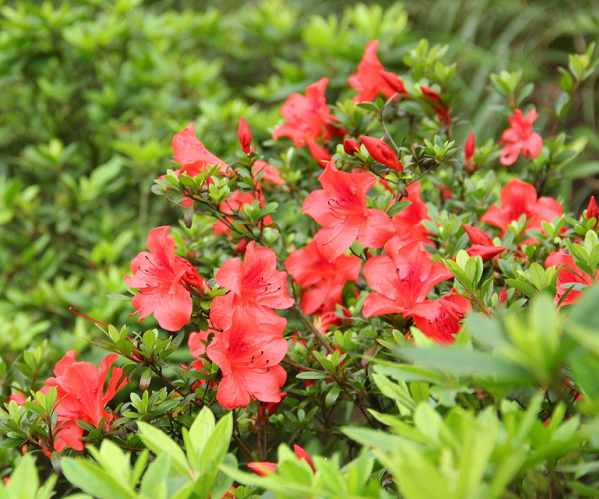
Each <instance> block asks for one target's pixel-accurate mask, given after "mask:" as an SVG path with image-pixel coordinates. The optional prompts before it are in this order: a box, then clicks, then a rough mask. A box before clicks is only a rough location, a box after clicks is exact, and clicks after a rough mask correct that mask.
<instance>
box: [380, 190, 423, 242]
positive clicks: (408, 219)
mask: <svg viewBox="0 0 599 499" xmlns="http://www.w3.org/2000/svg"><path fill="white" fill-rule="evenodd" d="M421 187H422V185H421V184H420V183H419V182H413V183H411V184H410V185H408V195H407V197H404V198H402V201H410V202H411V203H412V204H410V205H409V206H408V207H406V208H404V209H403V210H401V211H400V212H399V213H397V214H395V215H393V216H392V217H391V221H392V222H393V227H394V228H395V234H394V235H393V237H392V238H391V239H389V241H388V242H387V243H386V244H385V251H386V252H387V253H395V252H396V251H397V250H398V249H399V248H400V247H401V246H405V245H406V244H409V243H413V242H416V241H418V242H421V243H424V244H431V240H430V237H429V236H430V235H431V233H430V232H429V231H428V229H427V228H426V227H425V226H424V224H423V223H422V221H423V220H430V219H431V218H430V217H429V216H428V208H427V207H426V204H424V203H423V202H422V198H421V197H420V189H421Z"/></svg>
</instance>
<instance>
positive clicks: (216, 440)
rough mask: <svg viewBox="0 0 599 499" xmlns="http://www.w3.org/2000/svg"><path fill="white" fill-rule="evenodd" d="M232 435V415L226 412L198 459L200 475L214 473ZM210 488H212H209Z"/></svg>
mask: <svg viewBox="0 0 599 499" xmlns="http://www.w3.org/2000/svg"><path fill="white" fill-rule="evenodd" d="M232 434H233V413H231V412H228V413H227V414H226V415H225V416H224V417H222V418H221V420H220V421H219V422H218V423H217V424H216V426H215V428H214V431H213V432H212V435H210V438H209V439H208V441H207V442H206V445H205V446H204V449H203V451H202V457H201V458H200V469H201V470H202V473H203V474H204V473H216V470H217V469H218V467H219V466H220V464H221V463H222V461H223V459H224V458H225V455H226V454H227V450H228V449H229V443H230V441H231V435H232ZM210 488H212V486H211V487H210Z"/></svg>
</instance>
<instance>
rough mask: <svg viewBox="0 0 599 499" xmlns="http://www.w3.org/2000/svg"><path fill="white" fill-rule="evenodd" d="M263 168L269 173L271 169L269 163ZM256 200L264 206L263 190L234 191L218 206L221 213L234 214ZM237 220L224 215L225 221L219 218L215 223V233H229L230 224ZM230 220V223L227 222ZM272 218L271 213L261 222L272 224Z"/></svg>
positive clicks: (261, 223) (262, 223)
mask: <svg viewBox="0 0 599 499" xmlns="http://www.w3.org/2000/svg"><path fill="white" fill-rule="evenodd" d="M264 165H266V166H263V168H265V169H266V172H267V174H268V172H269V171H270V170H269V169H268V166H270V165H269V164H268V163H264ZM264 178H266V174H265V175H264ZM254 201H260V206H261V207H264V196H263V194H262V191H260V190H259V191H256V192H255V193H254V192H240V191H233V192H232V193H231V195H230V196H229V198H228V199H227V200H226V201H223V202H222V203H221V204H220V206H219V207H218V208H219V210H220V211H221V213H224V214H227V215H233V214H234V213H235V212H238V211H243V209H244V207H245V205H248V204H252V203H253V202H254ZM234 221H235V218H233V217H227V216H225V217H224V221H223V220H219V221H218V222H216V223H215V224H214V233H215V234H217V235H218V234H229V233H230V228H229V225H228V224H232V223H233V222H234ZM226 222H228V224H227V223H226ZM272 223H273V222H272V218H271V216H270V215H266V216H265V217H264V218H263V219H262V220H261V222H260V225H264V226H266V225H270V224H272Z"/></svg>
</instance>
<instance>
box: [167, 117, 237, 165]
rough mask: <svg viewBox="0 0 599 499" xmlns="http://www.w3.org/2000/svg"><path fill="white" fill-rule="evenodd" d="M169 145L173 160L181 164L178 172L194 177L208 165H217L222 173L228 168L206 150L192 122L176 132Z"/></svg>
mask: <svg viewBox="0 0 599 499" xmlns="http://www.w3.org/2000/svg"><path fill="white" fill-rule="evenodd" d="M171 145H172V147H173V153H174V155H175V160H176V161H177V163H179V164H180V165H181V166H182V168H181V170H179V173H183V172H186V173H187V174H188V175H189V176H190V177H194V176H196V175H199V173H200V171H201V170H205V169H207V168H208V167H209V166H216V165H219V166H220V167H221V170H220V173H224V172H225V171H226V169H227V168H228V165H227V164H226V163H225V162H224V161H223V160H222V159H220V158H218V157H216V156H215V155H214V154H212V153H211V152H210V151H208V149H206V147H205V146H204V144H202V143H201V142H200V141H199V140H198V138H197V137H196V134H195V130H194V124H193V123H190V124H189V125H188V126H187V128H185V129H184V130H183V131H182V132H180V133H177V134H176V135H175V137H174V138H173V142H172V144H171Z"/></svg>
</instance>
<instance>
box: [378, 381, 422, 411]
mask: <svg viewBox="0 0 599 499" xmlns="http://www.w3.org/2000/svg"><path fill="white" fill-rule="evenodd" d="M372 379H373V380H374V382H375V383H376V386H377V387H378V389H379V390H380V391H381V393H382V394H383V395H385V397H389V398H390V399H393V400H395V401H396V402H397V403H398V404H401V405H403V406H404V407H406V408H407V409H409V410H414V409H415V408H416V403H415V402H414V399H413V398H412V397H411V395H410V392H409V390H408V387H407V385H406V384H405V383H404V382H403V381H400V382H399V383H393V382H392V381H391V380H389V378H387V377H385V376H383V375H382V374H377V373H374V374H373V375H372Z"/></svg>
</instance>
